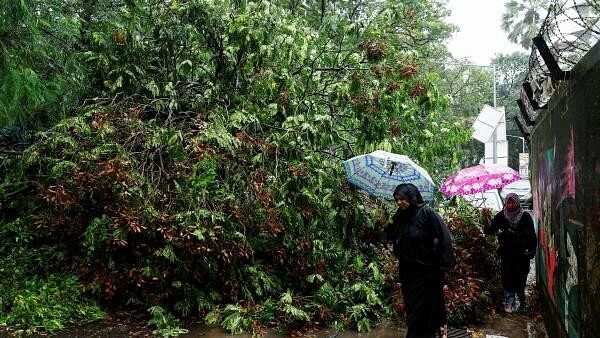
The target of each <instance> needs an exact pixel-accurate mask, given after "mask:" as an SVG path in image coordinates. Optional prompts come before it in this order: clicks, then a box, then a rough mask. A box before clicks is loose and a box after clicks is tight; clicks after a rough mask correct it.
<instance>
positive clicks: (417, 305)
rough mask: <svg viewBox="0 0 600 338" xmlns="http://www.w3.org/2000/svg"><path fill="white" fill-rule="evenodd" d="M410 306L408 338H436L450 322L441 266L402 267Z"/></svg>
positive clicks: (407, 317) (403, 293) (406, 301)
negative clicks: (448, 320)
mask: <svg viewBox="0 0 600 338" xmlns="http://www.w3.org/2000/svg"><path fill="white" fill-rule="evenodd" d="M400 281H401V283H402V296H403V297H404V306H405V308H406V324H407V329H408V330H407V333H406V338H429V337H435V335H436V334H437V333H438V332H439V329H440V326H442V325H445V324H446V323H447V315H446V305H445V299H444V273H443V272H442V271H440V269H439V268H438V267H423V266H416V267H415V266H412V267H407V266H404V267H402V266H401V268H400Z"/></svg>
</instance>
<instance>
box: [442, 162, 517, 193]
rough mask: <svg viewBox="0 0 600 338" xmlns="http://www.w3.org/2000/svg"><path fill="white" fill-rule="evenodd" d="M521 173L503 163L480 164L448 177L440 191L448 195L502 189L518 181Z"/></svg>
mask: <svg viewBox="0 0 600 338" xmlns="http://www.w3.org/2000/svg"><path fill="white" fill-rule="evenodd" d="M519 179H520V177H519V173H518V172H516V171H515V170H513V169H511V168H509V167H507V166H505V165H501V164H479V165H476V166H473V167H468V168H465V169H462V170H460V171H458V172H457V173H455V174H453V175H451V176H450V177H448V178H447V179H446V180H445V181H444V183H442V186H441V187H440V191H441V192H442V193H443V194H444V195H446V196H448V197H452V196H456V195H461V196H462V195H471V194H474V193H478V192H483V191H487V190H491V189H500V188H502V187H504V186H505V185H507V184H509V183H511V182H514V181H518V180H519Z"/></svg>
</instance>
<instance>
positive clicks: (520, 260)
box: [483, 193, 537, 313]
mask: <svg viewBox="0 0 600 338" xmlns="http://www.w3.org/2000/svg"><path fill="white" fill-rule="evenodd" d="M483 231H484V233H485V234H486V235H496V234H497V233H498V232H500V233H499V234H498V242H499V246H498V255H499V256H500V275H501V279H502V288H503V289H504V311H505V312H507V313H511V312H514V311H516V310H518V309H524V308H525V304H526V299H525V286H526V283H527V274H529V263H530V260H531V259H532V258H533V257H534V256H535V250H536V247H537V236H536V234H535V228H534V226H533V219H532V218H531V215H530V214H529V213H528V212H525V211H524V210H523V207H522V206H521V203H520V201H519V196H518V195H517V194H513V193H511V194H508V195H506V199H505V203H504V208H503V209H502V210H501V211H499V212H498V213H497V214H496V216H494V218H493V219H492V221H491V222H489V223H488V224H486V225H485V226H484V230H483ZM515 294H516V296H517V297H518V299H519V306H518V307H517V303H516V298H515Z"/></svg>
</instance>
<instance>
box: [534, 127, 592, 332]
mask: <svg viewBox="0 0 600 338" xmlns="http://www.w3.org/2000/svg"><path fill="white" fill-rule="evenodd" d="M566 139H567V140H565V142H562V143H561V142H557V141H556V140H555V143H554V145H553V147H550V148H546V149H545V151H543V152H542V153H540V154H539V156H538V168H537V169H538V170H537V177H536V179H535V182H534V189H535V190H534V208H535V211H536V216H537V223H538V227H539V230H538V242H539V250H538V253H539V256H538V265H537V266H538V272H539V280H540V281H541V283H542V287H545V288H546V290H547V294H548V296H549V297H550V300H551V303H552V304H553V306H554V308H555V309H556V311H557V313H558V314H559V316H560V319H561V321H562V323H563V327H564V329H565V331H566V332H567V335H568V336H569V337H579V336H580V335H579V330H580V329H579V323H580V310H579V299H580V292H579V289H580V283H579V278H578V257H577V252H578V248H579V235H578V234H579V232H580V231H581V229H582V228H583V225H582V224H581V223H580V222H578V221H576V220H573V219H571V218H570V217H569V216H570V215H569V210H570V208H571V207H572V206H573V205H574V201H575V191H576V169H577V168H576V161H575V135H574V133H573V128H572V127H571V128H570V129H569V132H568V137H567V138H566Z"/></svg>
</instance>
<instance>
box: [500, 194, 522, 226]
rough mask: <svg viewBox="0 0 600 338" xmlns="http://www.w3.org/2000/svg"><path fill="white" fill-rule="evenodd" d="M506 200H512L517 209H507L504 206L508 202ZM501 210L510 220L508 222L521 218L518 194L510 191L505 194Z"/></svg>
mask: <svg viewBox="0 0 600 338" xmlns="http://www.w3.org/2000/svg"><path fill="white" fill-rule="evenodd" d="M508 201H513V202H515V203H516V204H517V209H515V210H513V211H509V210H508V208H507V207H506V205H507V204H508ZM502 212H503V213H504V217H505V218H506V219H507V220H508V221H509V222H510V223H518V222H519V221H520V220H521V216H523V212H524V211H523V207H522V206H521V201H519V195H517V194H515V193H510V194H508V195H506V198H505V202H504V208H503V209H502Z"/></svg>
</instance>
